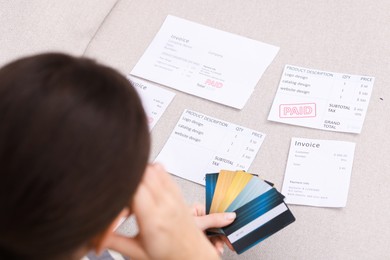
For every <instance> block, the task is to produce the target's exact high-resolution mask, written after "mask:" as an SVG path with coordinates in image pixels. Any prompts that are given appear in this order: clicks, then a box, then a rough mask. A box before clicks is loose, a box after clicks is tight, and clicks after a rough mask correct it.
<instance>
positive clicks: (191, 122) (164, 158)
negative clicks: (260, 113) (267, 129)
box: [155, 109, 265, 185]
mask: <svg viewBox="0 0 390 260" xmlns="http://www.w3.org/2000/svg"><path fill="white" fill-rule="evenodd" d="M264 138H265V134H263V133H260V132H258V131H254V130H251V129H248V128H246V127H243V126H239V125H235V124H232V123H229V122H226V121H223V120H219V119H216V118H213V117H211V116H207V115H205V114H202V113H198V112H195V111H191V110H187V109H186V110H184V112H183V114H182V115H181V117H180V119H179V121H178V122H177V124H176V126H175V128H174V129H173V131H172V134H171V135H170V137H169V139H168V141H167V142H166V144H165V146H164V147H163V149H162V150H161V152H160V154H159V155H158V156H157V158H156V160H155V162H160V163H161V164H163V165H164V166H165V168H166V169H167V171H168V172H170V173H172V174H175V175H177V176H180V177H182V178H185V179H188V180H191V181H194V182H197V183H199V184H202V185H205V174H206V173H213V172H219V170H220V169H225V170H245V171H247V170H248V169H249V166H250V165H251V163H252V161H253V160H254V158H255V156H256V154H257V152H258V150H259V148H260V146H261V144H262V143H263V140H264Z"/></svg>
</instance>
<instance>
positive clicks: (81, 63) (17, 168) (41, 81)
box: [0, 54, 149, 259]
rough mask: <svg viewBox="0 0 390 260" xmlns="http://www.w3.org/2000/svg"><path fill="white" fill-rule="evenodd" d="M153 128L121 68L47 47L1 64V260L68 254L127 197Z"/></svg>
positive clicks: (104, 223) (144, 160)
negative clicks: (47, 50)
mask: <svg viewBox="0 0 390 260" xmlns="http://www.w3.org/2000/svg"><path fill="white" fill-rule="evenodd" d="M148 154H149V133H148V127H147V122H146V118H145V114H144V111H143V108H142V105H141V102H140V100H139V98H138V96H137V94H136V92H135V91H134V89H133V88H132V87H131V85H130V83H129V82H128V81H127V80H126V79H125V78H124V77H123V76H121V75H119V74H118V73H117V72H116V71H114V70H112V69H110V68H107V67H104V66H102V65H99V64H97V63H95V62H94V61H91V60H89V59H84V58H74V57H70V56H67V55H62V54H43V55H37V56H32V57H27V58H24V59H20V60H18V61H15V62H12V63H10V64H9V65H7V66H5V67H3V68H2V69H1V70H0V211H1V213H0V258H17V259H23V258H28V259H34V258H35V259H54V258H62V257H70V256H72V254H73V252H74V251H75V250H77V249H78V248H80V246H83V245H84V246H88V245H87V244H86V243H88V241H89V240H90V239H92V238H93V237H94V236H96V235H97V234H99V233H100V232H103V231H104V230H105V229H106V228H107V226H108V225H109V224H110V223H111V222H112V221H113V219H114V218H115V217H116V216H117V215H118V214H119V212H120V211H121V210H122V209H123V208H124V207H125V206H126V205H128V203H129V200H130V199H131V196H132V195H133V194H134V192H135V190H136V187H137V185H138V184H139V182H140V180H141V178H142V174H143V172H144V169H145V166H146V163H147V159H148Z"/></svg>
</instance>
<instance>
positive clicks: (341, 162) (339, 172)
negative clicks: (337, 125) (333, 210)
mask: <svg viewBox="0 0 390 260" xmlns="http://www.w3.org/2000/svg"><path fill="white" fill-rule="evenodd" d="M354 152H355V143H351V142H343V141H331V140H316V139H305V138H292V140H291V146H290V152H289V155H288V161H287V167H286V173H285V176H284V182H283V189H282V194H283V195H284V196H286V199H285V202H286V203H288V204H300V205H309V206H318V207H345V206H346V204H347V197H348V189H349V182H350V178H351V171H352V163H353V156H354Z"/></svg>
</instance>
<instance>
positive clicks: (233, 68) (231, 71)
mask: <svg viewBox="0 0 390 260" xmlns="http://www.w3.org/2000/svg"><path fill="white" fill-rule="evenodd" d="M278 51H279V47H276V46H272V45H269V44H265V43H262V42H259V41H255V40H251V39H249V38H245V37H242V36H238V35H235V34H231V33H228V32H224V31H220V30H217V29H214V28H210V27H207V26H204V25H200V24H197V23H194V22H190V21H187V20H184V19H181V18H178V17H175V16H171V15H168V17H167V18H166V19H165V21H164V24H163V25H162V27H161V28H160V30H159V32H158V33H157V35H156V36H155V38H154V39H153V41H152V43H151V44H150V45H149V47H148V48H147V50H146V51H145V53H144V54H143V56H142V57H141V59H140V60H139V61H138V63H137V64H136V66H135V67H134V69H133V70H132V72H131V74H132V75H135V76H138V77H141V78H145V79H147V80H151V81H153V82H157V83H159V84H162V85H165V86H168V87H171V88H175V89H178V90H180V91H183V92H186V93H189V94H192V95H196V96H199V97H202V98H205V99H208V100H212V101H215V102H217V103H221V104H224V105H227V106H231V107H234V108H239V109H241V108H243V106H244V105H245V103H246V101H247V100H248V99H249V97H250V95H251V94H252V91H253V90H254V87H255V86H256V84H257V82H258V81H259V80H260V77H261V76H262V74H263V73H264V71H265V70H266V68H267V67H268V65H269V64H270V63H271V62H272V60H273V59H274V57H275V56H276V54H277V52H278Z"/></svg>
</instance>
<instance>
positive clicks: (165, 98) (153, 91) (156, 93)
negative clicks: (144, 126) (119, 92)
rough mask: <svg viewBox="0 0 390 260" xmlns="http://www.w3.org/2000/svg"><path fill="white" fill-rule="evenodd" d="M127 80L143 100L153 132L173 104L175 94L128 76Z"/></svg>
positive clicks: (150, 128)
mask: <svg viewBox="0 0 390 260" xmlns="http://www.w3.org/2000/svg"><path fill="white" fill-rule="evenodd" d="M127 79H128V80H129V81H130V82H131V83H132V85H133V86H134V88H135V90H136V91H137V93H138V95H139V97H140V98H141V101H142V105H143V107H144V110H145V113H146V116H147V118H148V123H149V130H152V128H153V127H154V126H155V125H156V123H157V121H158V120H159V119H160V117H161V116H162V114H163V113H164V111H165V109H166V108H167V107H168V105H169V104H170V103H171V102H172V100H173V98H174V97H175V93H173V92H171V91H168V90H166V89H163V88H160V87H158V86H156V85H155V84H153V83H150V82H147V81H145V80H141V79H138V78H135V77H131V76H128V77H127Z"/></svg>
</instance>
